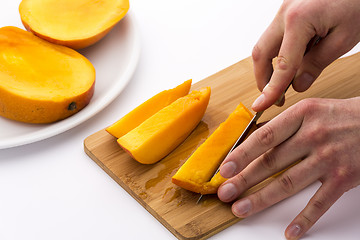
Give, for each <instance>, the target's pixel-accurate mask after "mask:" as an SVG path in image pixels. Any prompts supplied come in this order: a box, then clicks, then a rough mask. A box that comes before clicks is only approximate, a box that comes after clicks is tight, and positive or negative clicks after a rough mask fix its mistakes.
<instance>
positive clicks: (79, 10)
mask: <svg viewBox="0 0 360 240" xmlns="http://www.w3.org/2000/svg"><path fill="white" fill-rule="evenodd" d="M128 10H129V0H97V1H94V0H60V1H59V0H22V1H21V3H20V6H19V12H20V17H21V20H22V22H23V24H24V26H25V28H26V29H27V30H29V31H31V32H33V33H34V34H35V35H37V36H39V37H41V38H43V39H46V40H47V41H49V42H53V43H56V44H60V45H64V46H67V47H71V48H74V49H80V48H85V47H88V46H90V45H92V44H94V43H96V42H97V41H99V40H100V39H101V38H103V37H104V36H105V35H106V34H107V33H108V32H109V31H110V30H111V29H112V28H113V27H114V26H115V25H116V23H118V22H119V21H120V20H121V19H122V18H123V17H124V16H125V14H126V13H127V11H128Z"/></svg>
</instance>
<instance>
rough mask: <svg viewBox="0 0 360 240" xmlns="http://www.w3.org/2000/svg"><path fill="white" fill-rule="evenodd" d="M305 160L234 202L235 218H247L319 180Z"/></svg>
mask: <svg viewBox="0 0 360 240" xmlns="http://www.w3.org/2000/svg"><path fill="white" fill-rule="evenodd" d="M309 163H311V159H308V158H307V159H305V160H303V161H301V162H300V163H298V164H297V165H295V166H293V167H291V168H289V169H288V170H286V171H285V172H284V173H282V174H281V175H280V176H279V177H277V178H275V179H274V180H273V181H272V182H270V183H269V184H268V185H267V186H265V187H264V188H262V189H260V190H259V191H257V192H255V193H253V194H251V195H249V196H247V197H245V198H243V199H240V200H238V201H236V202H235V203H234V204H233V205H232V211H233V213H234V215H235V216H237V217H242V218H244V217H248V216H250V215H253V214H255V213H257V212H259V211H262V210H264V209H265V208H268V207H270V206H272V205H274V204H275V203H278V202H280V201H281V200H283V199H286V198H288V197H290V196H292V195H294V194H295V193H297V192H299V191H300V190H302V189H304V188H305V187H307V186H309V185H310V184H311V183H313V182H315V181H317V179H319V178H320V176H321V174H322V172H321V171H320V169H316V168H314V167H313V166H312V164H309Z"/></svg>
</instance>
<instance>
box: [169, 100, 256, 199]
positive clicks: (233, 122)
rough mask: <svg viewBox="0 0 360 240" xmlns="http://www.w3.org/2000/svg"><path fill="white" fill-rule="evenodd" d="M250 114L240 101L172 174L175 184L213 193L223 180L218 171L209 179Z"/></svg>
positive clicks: (243, 127)
mask: <svg viewBox="0 0 360 240" xmlns="http://www.w3.org/2000/svg"><path fill="white" fill-rule="evenodd" d="M252 117H253V114H252V113H251V112H250V111H249V110H248V109H247V108H246V107H245V106H244V105H243V104H241V103H240V104H239V105H238V106H237V107H236V109H235V110H234V111H233V112H232V113H231V114H230V115H229V117H228V118H227V119H226V120H225V121H224V122H223V123H221V124H220V125H219V127H218V128H217V129H216V130H215V131H214V132H213V133H212V134H211V135H210V137H209V138H208V139H206V140H205V142H204V143H203V144H201V145H200V147H199V148H198V149H196V151H195V152H194V153H193V154H192V155H191V157H190V158H189V159H188V160H187V161H186V162H185V163H184V164H183V165H182V166H181V167H180V169H179V170H178V171H177V172H176V174H175V175H174V176H173V177H172V182H173V183H175V184H176V185H178V186H180V187H182V188H185V189H187V190H190V191H192V192H196V193H201V194H212V193H216V191H217V189H218V187H219V186H220V185H221V184H222V183H223V182H224V181H225V180H226V179H225V178H223V177H222V176H221V175H220V174H219V173H218V174H217V175H215V176H214V177H213V178H212V179H211V180H210V182H209V179H210V178H211V176H212V175H213V174H214V172H215V171H216V169H217V168H218V166H219V165H220V163H221V162H222V161H223V160H224V158H225V157H226V155H227V153H228V152H229V151H230V149H231V147H232V146H233V145H234V143H235V142H236V140H237V139H238V137H239V136H240V135H241V133H242V132H243V131H244V130H245V128H246V127H247V125H248V124H249V122H250V121H251V119H252Z"/></svg>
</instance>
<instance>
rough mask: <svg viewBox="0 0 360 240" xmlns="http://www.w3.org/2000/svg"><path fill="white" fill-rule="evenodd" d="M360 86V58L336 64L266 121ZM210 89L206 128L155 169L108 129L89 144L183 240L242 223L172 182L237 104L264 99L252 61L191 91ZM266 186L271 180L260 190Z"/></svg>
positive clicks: (354, 92) (213, 201)
mask: <svg viewBox="0 0 360 240" xmlns="http://www.w3.org/2000/svg"><path fill="white" fill-rule="evenodd" d="M359 81H360V53H358V54H355V55H352V56H350V57H347V58H342V59H340V60H337V61H335V62H334V63H333V64H331V65H330V66H329V67H328V68H327V69H326V70H325V71H324V72H323V73H322V74H321V76H320V77H319V79H318V80H317V81H316V82H315V84H313V86H312V87H311V88H310V89H309V90H308V91H306V92H304V93H296V92H294V91H293V90H292V89H289V91H288V92H287V94H286V105H285V106H284V107H281V108H278V107H275V106H273V107H271V108H270V109H268V110H267V111H265V113H264V114H263V116H262V118H261V120H269V119H271V118H273V117H274V116H276V115H277V114H279V113H280V112H282V111H283V110H284V109H286V108H288V107H289V106H290V105H292V104H294V103H296V102H298V101H300V100H301V99H304V98H309V97H320V98H325V97H326V98H350V97H355V96H359V95H360V88H359V83H360V82H359ZM205 86H210V87H211V88H212V95H211V99H210V103H209V106H208V109H207V111H206V114H205V116H204V118H203V120H202V122H200V124H199V125H198V126H197V128H196V129H195V130H194V131H193V132H192V134H191V135H190V136H189V137H188V138H187V139H186V141H185V142H183V143H182V144H181V145H180V146H179V147H178V148H176V149H175V150H174V151H173V152H172V153H171V154H169V155H168V156H167V157H165V158H164V159H163V160H161V161H160V162H158V163H156V164H153V165H142V164H140V163H138V162H136V161H135V160H133V159H131V158H130V157H129V156H128V155H127V154H126V153H125V152H124V151H123V150H122V149H121V148H120V147H119V146H118V144H117V143H116V139H115V138H114V137H112V136H111V135H109V134H108V133H107V132H106V131H105V130H104V129H103V130H100V131H98V132H96V133H94V134H93V135H91V136H89V137H87V138H86V139H85V141H84V148H85V152H86V153H87V154H88V155H89V156H90V157H91V159H93V160H94V161H95V162H96V163H97V164H98V165H99V166H100V167H101V168H102V169H104V171H106V172H107V173H108V174H109V175H110V176H111V177H112V178H113V179H114V180H115V181H116V182H117V183H118V184H119V185H120V186H121V187H123V188H124V189H125V190H126V191H127V192H128V193H129V194H130V195H131V196H132V197H133V198H134V199H136V200H137V201H138V202H139V203H140V204H141V205H142V206H143V207H144V208H146V209H147V210H148V211H149V212H150V213H151V214H152V215H153V216H154V217H155V218H156V219H157V220H159V221H160V222H161V223H162V224H163V225H164V226H165V227H166V228H167V229H168V230H169V231H171V232H172V233H173V234H174V235H175V236H176V237H177V238H178V239H206V238H208V237H210V236H212V235H214V234H216V233H217V232H219V231H221V230H223V229H225V228H226V227H228V226H230V225H232V224H234V223H236V222H238V221H239V220H240V219H238V218H236V217H235V216H234V215H233V214H232V213H231V209H230V204H225V203H222V202H220V201H219V200H218V199H217V197H216V196H215V195H213V196H206V197H205V199H204V200H203V201H202V202H201V204H198V205H196V200H197V198H198V197H199V195H197V194H194V193H192V192H189V191H186V190H184V189H181V188H179V187H177V186H176V185H174V184H172V183H171V176H172V175H174V174H175V172H176V171H177V169H178V168H179V167H180V166H181V165H182V164H183V163H184V162H185V161H186V159H187V158H188V157H189V156H190V155H191V154H192V153H193V151H194V150H195V149H196V148H197V147H198V146H199V145H200V144H201V143H202V142H203V141H204V140H205V139H206V138H207V137H208V136H209V135H210V134H211V133H212V132H213V131H214V130H215V129H216V127H217V126H218V125H219V124H220V123H221V122H222V121H224V120H225V119H226V118H227V116H228V115H229V114H230V113H231V112H232V111H233V110H234V109H235V107H236V106H237V104H238V103H239V102H242V103H243V104H244V105H245V106H247V107H248V108H250V106H251V104H252V102H253V101H254V100H255V98H256V97H257V96H258V95H259V92H258V90H257V88H256V84H255V80H254V76H253V70H252V61H251V59H250V58H247V59H244V60H242V61H240V62H238V63H236V64H234V65H232V66H230V67H228V68H226V69H224V70H222V71H220V72H218V73H216V74H214V75H212V76H210V77H208V78H206V79H204V80H202V81H200V82H197V83H196V84H194V85H193V86H192V89H199V88H201V87H205ZM116 120H117V119H114V122H115V121H116ZM105 127H107V126H104V128H105ZM267 181H271V179H267V180H266V182H264V183H262V184H261V185H259V186H258V187H262V186H263V185H265V184H267ZM255 190H256V189H251V190H250V192H253V191H255ZM250 192H248V193H250Z"/></svg>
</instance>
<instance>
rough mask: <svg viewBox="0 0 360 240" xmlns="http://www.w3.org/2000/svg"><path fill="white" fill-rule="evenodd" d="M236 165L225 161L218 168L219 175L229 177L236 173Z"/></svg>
mask: <svg viewBox="0 0 360 240" xmlns="http://www.w3.org/2000/svg"><path fill="white" fill-rule="evenodd" d="M236 167H237V165H236V164H235V163H234V162H227V163H225V164H224V165H223V166H222V167H221V168H220V175H221V176H222V177H224V178H231V177H233V176H235V175H236Z"/></svg>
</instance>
